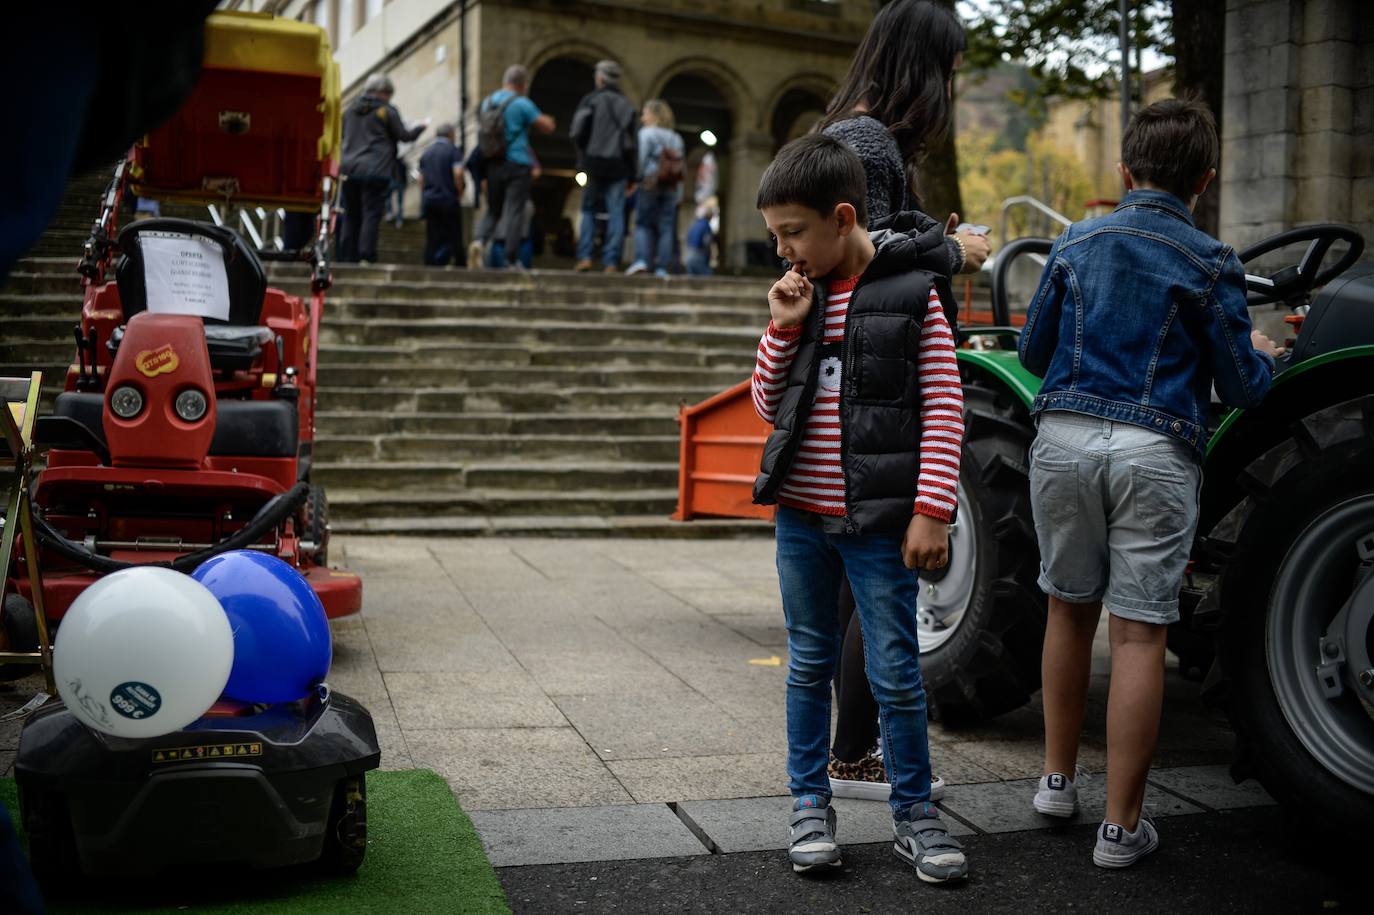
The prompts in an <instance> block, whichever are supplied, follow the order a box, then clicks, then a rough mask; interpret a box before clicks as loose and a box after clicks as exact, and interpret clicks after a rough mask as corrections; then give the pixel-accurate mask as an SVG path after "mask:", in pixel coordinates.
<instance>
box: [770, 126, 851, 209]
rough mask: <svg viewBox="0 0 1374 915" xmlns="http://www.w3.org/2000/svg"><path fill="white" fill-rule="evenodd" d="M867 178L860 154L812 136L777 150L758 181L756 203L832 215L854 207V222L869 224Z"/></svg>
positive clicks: (840, 144) (833, 139) (833, 142)
mask: <svg viewBox="0 0 1374 915" xmlns="http://www.w3.org/2000/svg"><path fill="white" fill-rule="evenodd" d="M867 198H868V178H867V177H866V176H865V174H864V164H863V160H861V159H860V158H859V156H858V154H857V153H855V152H854V150H852V149H850V148H849V147H848V146H846V145H845V144H844V143H842V142H840V141H839V140H837V139H835V138H834V137H830V136H826V135H825V134H810V135H809V136H805V137H801V138H800V139H796V140H793V141H792V142H791V143H788V144H787V145H786V146H784V147H783V148H782V149H780V150H779V151H778V155H777V158H775V159H774V160H773V162H772V164H770V165H769V166H768V168H767V169H765V170H764V172H763V178H762V179H760V180H759V196H758V200H757V201H756V202H755V204H754V205H755V206H757V207H758V208H759V209H760V210H762V209H763V208H764V207H775V206H785V205H786V204H789V203H795V204H799V205H801V206H804V207H809V208H811V209H813V210H815V211H816V212H817V213H820V214H821V215H822V216H829V215H830V214H831V213H832V212H833V211H834V209H835V207H837V206H838V205H840V204H841V203H847V204H850V205H851V206H853V207H854V214H855V220H856V221H857V222H858V224H859V225H860V226H865V227H866V226H867V225H868V205H867V203H866V202H865V201H866V200H867Z"/></svg>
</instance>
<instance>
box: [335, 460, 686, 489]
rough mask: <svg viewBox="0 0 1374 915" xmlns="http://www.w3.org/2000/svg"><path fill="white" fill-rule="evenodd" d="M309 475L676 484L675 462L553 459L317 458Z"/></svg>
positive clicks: (431, 484) (402, 485)
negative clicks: (353, 460)
mask: <svg viewBox="0 0 1374 915" xmlns="http://www.w3.org/2000/svg"><path fill="white" fill-rule="evenodd" d="M311 478H312V479H313V480H314V481H315V482H316V483H319V484H320V485H322V486H325V487H327V488H337V487H340V486H342V487H355V488H362V487H367V488H377V487H382V486H385V487H387V488H393V489H399V490H409V491H414V490H459V489H530V490H542V491H576V490H583V489H609V488H611V487H617V486H620V487H624V488H625V489H627V490H638V489H641V488H645V487H648V488H659V489H666V488H669V487H672V486H675V485H677V462H675V461H672V462H668V461H664V462H646V463H630V462H625V461H617V462H605V461H593V462H585V463H583V462H574V463H555V462H552V461H532V462H520V463H517V462H514V461H503V462H501V463H467V464H459V463H455V462H452V461H448V462H442V463H436V462H426V461H388V462H381V461H378V462H373V463H368V464H351V463H341V462H321V463H318V464H315V465H314V467H313V468H312V471H311Z"/></svg>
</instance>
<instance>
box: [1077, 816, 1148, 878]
mask: <svg viewBox="0 0 1374 915" xmlns="http://www.w3.org/2000/svg"><path fill="white" fill-rule="evenodd" d="M1156 848H1159V832H1158V831H1157V830H1156V829H1155V824H1154V823H1152V822H1150V821H1149V820H1147V819H1146V818H1145V817H1144V816H1142V817H1141V818H1140V822H1139V823H1137V824H1136V827H1135V832H1127V831H1126V830H1125V828H1124V827H1122V826H1119V825H1117V824H1116V823H1106V822H1104V823H1103V824H1102V828H1101V829H1099V830H1098V831H1097V846H1096V847H1095V848H1093V864H1096V865H1097V866H1098V867H1130V866H1131V865H1132V864H1134V863H1136V862H1137V861H1139V860H1140V859H1141V858H1143V857H1145V856H1146V855H1148V854H1149V853H1150V852H1152V851H1154V850H1155V849H1156Z"/></svg>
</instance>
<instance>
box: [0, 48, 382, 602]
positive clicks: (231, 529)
mask: <svg viewBox="0 0 1374 915" xmlns="http://www.w3.org/2000/svg"><path fill="white" fill-rule="evenodd" d="M319 97H320V79H319V77H318V75H316V76H315V77H311V78H306V77H299V76H291V75H288V74H281V73H275V74H268V73H253V72H249V71H242V70H223V69H219V70H217V69H213V68H209V67H207V68H206V72H205V75H204V76H203V77H202V80H201V82H200V84H199V85H198V87H197V89H196V91H195V93H193V95H192V97H191V98H190V99H189V100H188V101H187V102H186V104H185V105H184V106H183V108H182V109H181V110H180V111H179V112H178V113H177V114H176V115H174V116H173V117H172V118H171V120H169V121H168V122H167V123H166V124H164V125H163V126H162V127H159V128H158V129H157V130H155V131H153V133H152V134H150V135H149V136H148V137H146V138H144V140H143V141H141V142H140V143H139V144H138V145H136V146H135V147H134V148H133V149H131V150H130V152H129V156H128V157H127V159H126V161H125V162H123V163H121V165H120V166H119V168H118V170H117V171H116V173H115V179H114V181H113V182H112V183H111V187H110V190H109V191H108V192H107V194H106V195H105V197H104V199H103V200H102V202H101V213H100V216H99V219H98V224H97V228H96V230H95V231H94V232H93V234H92V238H91V240H90V241H88V242H87V244H86V248H85V253H84V256H83V258H82V261H81V265H80V271H81V273H82V280H81V285H82V293H83V295H82V307H81V324H80V328H81V333H82V334H83V337H84V338H85V339H87V340H89V341H91V342H93V343H94V346H91V347H86V348H85V349H86V351H87V355H86V357H85V358H86V361H87V369H86V372H85V373H83V372H82V371H81V370H80V369H79V368H78V366H77V365H76V364H73V365H72V366H71V367H70V368H69V369H68V372H67V376H66V380H65V385H64V388H65V390H66V391H84V392H88V393H101V394H104V395H106V396H105V404H104V417H103V421H104V430H105V432H106V439H107V444H108V446H109V449H110V452H111V458H112V460H111V465H110V466H107V465H103V464H102V463H101V459H100V457H99V456H97V454H96V453H95V452H93V451H84V450H74V449H72V448H62V449H56V448H55V449H52V450H51V451H49V453H48V457H47V467H46V469H45V470H43V471H42V472H41V473H40V474H39V475H38V478H37V485H36V486H35V490H34V501H35V504H36V505H38V506H39V507H40V508H41V509H42V510H43V515H44V517H45V518H46V519H47V521H48V523H49V524H51V525H52V526H53V527H54V528H56V529H57V530H59V531H61V532H62V533H63V534H64V535H65V536H66V537H67V538H68V539H69V540H72V541H75V542H77V543H82V542H85V543H90V542H91V541H95V542H97V543H103V544H104V545H105V546H104V547H103V550H102V555H107V556H108V557H109V558H111V559H114V560H122V561H127V562H152V561H160V560H169V559H175V558H176V557H177V556H179V555H184V554H185V553H188V552H193V551H195V550H196V549H198V548H199V547H198V546H196V545H204V544H207V543H217V542H219V541H221V540H223V539H224V538H226V537H228V536H230V535H232V534H234V533H235V532H236V531H238V530H241V529H242V528H243V526H244V525H245V524H246V523H247V522H248V520H249V519H250V518H252V517H253V515H254V514H255V513H256V512H257V511H258V509H260V508H261V507H262V506H263V505H265V504H266V503H267V502H268V501H269V500H270V499H272V498H273V497H274V496H276V495H279V494H281V493H283V492H286V491H287V490H289V489H290V488H291V487H292V486H294V485H295V484H296V482H297V481H298V480H299V479H300V466H299V465H300V461H301V459H302V456H303V455H304V454H307V453H309V449H310V447H311V446H312V445H313V441H314V429H315V390H316V381H317V376H318V368H319V366H318V345H317V343H318V340H319V333H320V319H321V316H322V315H323V313H324V307H325V290H327V289H328V288H329V285H330V277H329V272H328V265H327V263H326V262H325V260H324V258H323V256H319V257H317V259H316V261H315V271H314V276H313V277H312V283H311V293H310V299H309V305H308V307H307V305H306V303H305V302H303V301H302V300H301V298H300V297H298V296H293V295H288V294H287V293H285V292H283V291H282V290H280V289H274V288H268V289H267V291H266V293H265V295H264V297H263V303H262V308H261V312H260V315H259V320H258V324H259V325H260V326H263V327H267V328H269V329H270V330H271V331H272V334H273V336H274V337H276V338H280V339H281V341H282V348H283V353H282V356H281V357H280V358H279V357H278V354H277V350H276V347H275V345H272V344H269V345H267V346H264V347H263V348H262V352H261V355H260V356H259V357H258V358H257V360H256V361H255V362H254V364H253V365H252V366H251V367H249V368H248V369H246V370H241V371H234V372H228V373H226V372H216V373H214V374H213V375H212V374H211V372H210V366H209V360H208V357H207V356H206V355H205V343H204V332H203V330H201V329H200V328H201V327H202V325H201V322H200V321H199V319H187V318H180V317H178V318H172V319H171V320H170V321H169V320H168V318H169V317H170V316H166V315H140V316H137V320H134V321H126V316H125V313H124V307H123V303H122V302H121V300H120V295H119V289H118V286H117V285H116V283H115V281H114V280H113V279H107V277H111V276H112V275H113V269H112V268H113V266H114V262H115V258H116V257H117V256H118V253H119V252H118V249H117V247H116V245H115V244H114V240H115V238H116V237H117V230H118V228H119V224H120V217H121V210H122V205H123V198H124V193H125V189H126V187H127V186H128V185H129V184H130V183H135V182H136V183H138V184H139V185H140V186H142V187H155V188H161V189H164V190H166V192H167V193H168V194H170V195H175V194H176V193H177V190H178V189H184V190H185V192H186V193H187V194H188V195H189V194H193V193H195V192H202V193H203V192H204V191H205V190H206V189H207V188H209V187H211V186H213V185H214V182H215V180H216V179H215V176H216V175H225V174H232V175H235V176H236V178H235V180H232V181H228V182H226V186H225V187H224V188H222V190H223V191H225V192H226V193H227V194H233V193H236V192H240V191H241V192H242V193H239V196H238V197H236V198H235V199H234V201H233V202H235V203H241V204H245V205H246V204H253V203H262V204H266V205H274V206H275V205H285V206H290V207H292V208H294V209H304V208H306V207H316V208H319V211H320V216H321V218H322V221H323V225H319V226H317V244H318V245H319V246H320V250H321V251H325V250H327V249H328V242H329V240H330V235H331V233H332V229H333V220H334V216H333V212H332V207H331V206H330V205H329V204H330V203H331V201H330V200H329V197H330V196H331V195H332V193H333V189H334V187H335V186H336V184H337V177H338V163H337V161H335V160H334V159H333V158H332V157H331V158H324V159H320V158H319V156H318V149H319V138H320V135H321V131H322V123H323V120H322V119H323V115H322V114H321V113H320V109H319ZM247 98H251V99H253V100H254V104H253V105H252V106H251V107H252V112H251V117H252V125H251V130H249V131H244V132H241V133H238V134H234V135H232V136H226V135H225V134H224V133H223V130H224V127H223V123H222V120H221V117H220V115H221V114H222V113H223V112H225V111H231V109H235V108H248V107H249V106H248V105H247V104H246V103H241V101H242V100H243V99H247ZM264 99H266V101H265V102H264V101H263V100H264ZM236 100H237V101H236ZM231 113H232V111H231ZM245 143H248V144H250V145H252V147H253V148H252V149H251V150H248V151H247V152H249V153H251V155H247V154H246V153H245V149H246V147H245ZM188 322H189V327H190V328H194V330H193V331H191V332H192V333H193V334H194V333H196V332H198V337H197V339H195V340H194V342H193V341H192V340H191V338H190V337H187V336H186V332H187V330H188ZM135 324H138V325H141V326H147V327H158V328H161V331H162V332H164V333H163V334H162V335H163V336H166V333H165V332H167V331H168V329H169V328H177V327H179V328H180V329H178V330H176V334H178V335H180V336H178V338H177V340H176V341H174V342H172V345H173V347H174V348H175V349H176V351H177V354H178V356H179V358H180V359H181V367H180V368H178V369H177V371H176V373H175V376H172V375H154V376H145V377H140V376H139V375H138V374H137V369H136V367H135V369H134V370H132V371H133V374H131V370H130V369H129V367H128V365H129V364H131V363H132V362H133V361H134V360H135V357H136V356H137V355H138V352H142V351H143V350H146V349H148V347H143V348H142V349H140V350H139V351H138V352H132V353H131V352H130V351H129V350H127V349H126V347H127V346H128V345H129V340H130V337H131V336H136V335H135V334H134V329H133V326H134V325H135ZM120 326H125V327H126V330H125V334H126V336H125V342H124V343H122V344H121V346H120V348H119V352H118V356H117V357H114V356H112V355H111V353H110V351H109V348H108V346H107V344H108V343H109V341H110V339H111V336H112V334H113V333H114V331H115V329H116V328H118V327H120ZM169 340H170V338H169ZM134 344H135V347H137V346H138V345H139V344H138V341H137V340H136V339H135V340H134ZM156 348H157V347H156V346H154V347H152V349H156ZM288 367H295V368H296V369H297V370H298V371H297V372H296V374H295V376H294V378H293V379H291V380H290V384H292V385H294V386H295V388H296V392H295V395H296V396H295V405H296V409H297V411H298V419H299V440H298V442H297V452H296V454H295V455H294V456H291V457H251V456H233V455H228V456H226V455H208V454H206V451H207V448H208V442H209V438H208V437H207V436H208V433H209V432H212V431H213V414H214V409H213V404H212V406H211V409H210V410H209V415H208V416H207V420H206V421H205V422H202V423H192V424H188V423H184V422H181V421H180V420H179V419H178V418H177V417H176V416H175V414H174V413H172V412H171V410H170V403H169V400H168V399H169V398H174V397H175V396H176V395H177V394H178V393H180V392H181V391H182V390H184V389H185V388H186V386H187V385H188V384H190V383H192V382H191V381H190V379H191V378H192V376H194V377H195V379H196V380H195V382H194V383H196V384H203V385H204V386H205V387H206V388H208V389H209V390H208V391H207V393H212V394H213V398H212V400H220V399H224V398H227V397H232V398H234V399H237V400H244V399H247V400H252V401H270V400H273V399H274V398H278V397H280V396H281V395H282V387H283V384H284V383H285V382H286V381H287V379H288V373H287V369H288ZM121 375H122V376H124V377H125V378H126V379H128V378H132V379H133V380H134V381H135V382H136V383H137V384H138V385H139V386H140V387H141V388H142V390H143V393H144V394H145V398H146V402H145V406H144V413H143V414H141V415H140V421H142V420H143V419H144V418H146V417H148V416H149V415H150V414H156V416H157V417H159V418H160V419H159V421H158V422H152V423H148V422H144V423H143V424H142V425H141V426H138V428H137V429H135V428H134V427H135V426H136V425H137V424H121V423H120V422H119V421H118V420H116V418H115V417H114V416H113V415H112V414H111V412H110V404H109V397H108V392H109V391H110V390H111V389H112V386H113V385H115V384H117V383H118V377H119V376H121ZM121 427H127V428H124V429H123V431H121ZM195 436H199V437H200V438H201V439H204V441H196V442H194V443H192V442H191V441H190V438H192V437H195ZM302 520H303V519H302V516H301V514H300V513H298V514H297V515H296V516H295V517H292V518H288V519H286V520H285V521H284V522H283V523H282V524H281V525H279V526H278V527H277V529H276V530H275V531H271V532H269V534H268V535H266V536H265V537H264V538H263V540H262V541H261V542H260V543H258V544H257V545H255V548H258V549H264V550H266V551H268V552H271V553H272V554H273V555H276V556H278V557H279V558H281V559H282V560H284V561H286V562H289V563H290V564H292V565H293V566H294V567H295V568H297V569H298V570H299V571H300V572H301V574H302V575H304V576H305V578H306V580H307V581H308V582H309V583H310V585H311V587H312V588H313V589H314V590H315V592H316V593H317V594H318V595H319V597H320V600H321V602H322V603H323V604H324V607H325V612H326V613H327V614H328V615H329V617H330V618H336V617H340V616H347V615H350V614H354V613H357V612H359V611H360V610H361V609H362V583H361V581H360V579H359V578H358V576H357V575H355V574H353V573H351V572H347V571H343V570H338V569H330V568H325V567H322V566H319V565H317V564H316V563H315V562H314V561H313V558H312V556H310V555H307V554H305V553H303V552H302V551H301V549H300V539H301V536H302V533H303V532H302V530H301V529H300V527H301V523H302ZM178 542H179V544H181V545H178ZM129 547H135V548H129ZM41 563H42V568H43V572H44V575H43V577H42V581H43V589H42V590H43V595H42V596H43V598H44V601H45V605H46V610H47V616H48V618H49V619H53V620H60V619H61V617H62V615H63V614H64V613H65V612H66V610H67V608H68V607H69V606H70V605H71V602H72V601H73V600H75V598H76V596H77V595H79V594H80V593H81V591H82V590H84V589H85V588H86V587H88V586H89V585H90V584H91V583H93V582H94V581H96V580H97V579H98V578H99V577H100V576H99V575H98V574H97V573H95V572H92V571H90V570H88V569H86V568H84V567H81V566H79V565H77V564H74V563H73V562H72V561H71V560H69V559H67V558H65V557H63V556H60V555H58V554H57V553H55V552H54V551H52V550H50V549H45V550H43V551H42V554H41ZM21 572H22V575H21V576H20V577H17V579H16V584H17V585H18V587H19V590H20V591H22V592H23V593H25V594H26V595H29V594H31V590H30V584H29V581H28V577H27V569H26V568H23V567H22V562H21Z"/></svg>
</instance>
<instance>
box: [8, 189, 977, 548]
mask: <svg viewBox="0 0 1374 915" xmlns="http://www.w3.org/2000/svg"><path fill="white" fill-rule="evenodd" d="M107 180H108V179H107V176H106V173H105V172H104V170H102V171H101V172H99V173H97V174H95V175H90V176H85V177H81V178H77V179H74V180H73V182H72V184H71V185H70V187H69V190H68V194H67V198H66V199H65V200H64V202H63V204H62V209H61V211H60V212H59V213H58V216H57V218H56V219H55V220H54V222H53V224H52V226H51V228H50V229H49V231H48V233H47V234H45V235H44V237H43V238H42V239H41V240H40V241H39V242H38V244H37V245H36V246H35V248H34V249H33V251H32V252H31V256H30V257H29V258H27V259H25V260H23V261H21V262H20V263H19V264H18V265H17V267H16V269H15V271H14V273H13V274H12V275H11V277H10V279H9V281H8V282H7V283H6V284H5V285H4V286H3V287H0V376H4V375H15V374H27V372H28V371H29V370H30V369H32V368H35V367H41V368H43V369H44V370H45V372H46V373H47V374H46V376H45V377H46V378H47V384H46V385H45V387H46V396H45V400H46V401H47V403H48V404H51V402H52V398H53V397H54V396H55V394H56V392H57V391H59V390H61V383H62V379H63V377H64V374H65V371H66V368H67V366H68V364H69V363H70V361H71V360H72V359H73V358H74V356H73V354H74V350H75V348H74V344H73V339H72V327H73V325H74V324H75V323H76V322H77V320H78V315H79V312H80V303H81V293H80V285H79V281H78V277H77V275H76V272H75V265H76V262H77V259H78V257H79V255H80V249H81V243H82V242H83V241H84V240H85V238H86V234H87V233H88V231H89V226H90V223H91V221H92V220H93V219H94V218H95V214H96V211H97V207H98V200H99V195H100V192H101V191H102V190H103V188H104V186H105V182H106V181H107ZM183 209H184V208H183ZM176 215H186V214H184V213H182V212H180V211H178V212H177V214H176ZM419 231H420V235H419V241H420V243H421V244H422V242H423V226H419ZM415 232H416V225H415V224H407V225H406V226H405V227H404V228H403V229H401V230H397V229H395V227H393V226H385V225H384V226H383V227H382V237H381V250H382V251H383V252H390V253H393V254H394V256H396V257H398V258H401V257H403V258H404V259H405V260H407V261H411V262H414V260H418V259H419V258H418V255H416V256H415V257H414V260H412V258H411V254H412V253H413V252H412V251H411V247H412V246H413V245H414V243H415V242H416V236H415ZM267 269H268V272H269V276H270V280H271V283H272V285H274V286H278V287H280V288H283V289H285V290H287V291H288V292H291V293H294V294H297V295H300V296H302V297H303V298H306V297H308V292H309V289H308V274H307V270H306V267H305V265H303V264H288V263H269V264H268V265H267ZM334 281H335V282H334V287H333V289H331V290H330V292H329V294H328V296H327V306H326V312H325V315H324V319H323V326H322V331H321V341H320V343H321V346H320V388H319V398H318V407H319V413H318V414H317V423H316V426H317V429H316V431H317V437H316V446H315V455H316V458H315V460H316V463H315V471H314V473H315V481H316V482H318V483H322V484H324V486H325V487H326V488H327V490H328V494H329V500H330V513H331V521H332V525H333V529H334V530H335V531H338V532H341V533H364V532H367V533H394V534H402V533H407V534H421V533H436V534H440V533H442V534H504V533H510V534H541V535H567V536H576V535H582V534H595V535H607V534H615V535H625V536H632V535H643V536H695V535H716V534H721V533H742V532H749V531H754V532H759V531H767V530H768V526H767V525H764V524H761V523H759V522H749V521H730V520H721V521H693V522H690V523H686V524H683V523H676V522H671V521H669V520H668V516H669V514H670V513H671V512H672V510H673V507H674V505H675V504H676V499H677V473H678V448H679V445H678V425H677V422H676V417H677V413H678V409H679V407H680V405H682V404H684V403H696V402H699V401H701V400H704V399H705V398H707V397H709V396H711V395H713V394H715V393H717V392H719V391H721V390H722V389H724V388H726V387H729V386H731V385H733V384H735V383H737V382H739V381H741V380H742V379H744V378H746V377H748V375H749V372H750V371H751V369H752V365H753V354H754V347H755V345H756V342H757V340H758V334H759V333H760V330H761V328H762V326H763V324H764V322H765V321H766V320H767V308H766V305H765V303H764V294H765V291H766V289H767V284H768V281H767V279H759V278H750V279H731V278H709V279H689V278H681V277H674V278H672V279H669V280H659V279H655V278H652V277H623V276H605V275H602V274H591V275H575V274H572V273H570V272H567V271H538V270H537V271H533V272H529V273H510V272H505V271H469V270H454V269H438V268H425V267H418V266H415V267H412V266H400V265H374V266H369V267H362V266H353V265H342V266H337V267H336V268H335V271H334ZM980 298H983V297H980ZM982 307H986V306H985V305H983V306H982Z"/></svg>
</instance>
